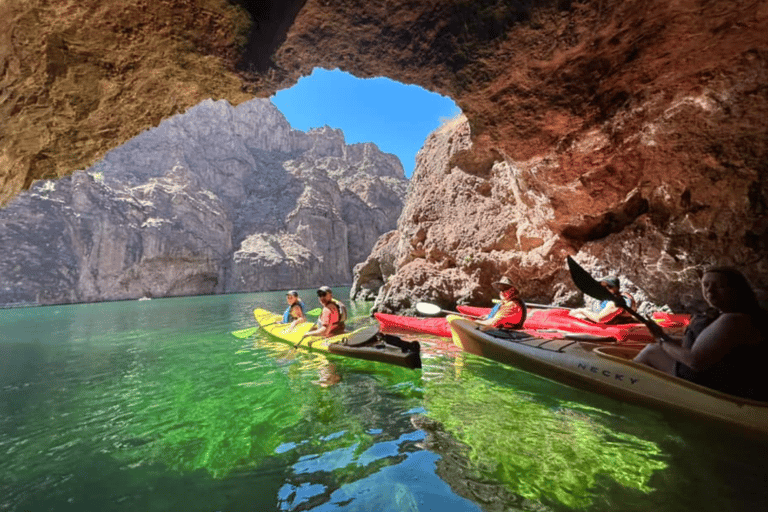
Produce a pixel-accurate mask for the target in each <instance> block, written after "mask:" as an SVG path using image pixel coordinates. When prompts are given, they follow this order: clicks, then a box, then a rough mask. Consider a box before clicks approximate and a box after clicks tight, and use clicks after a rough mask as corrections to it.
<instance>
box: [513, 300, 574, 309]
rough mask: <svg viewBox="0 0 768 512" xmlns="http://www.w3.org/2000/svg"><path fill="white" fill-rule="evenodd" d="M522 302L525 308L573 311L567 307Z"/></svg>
mask: <svg viewBox="0 0 768 512" xmlns="http://www.w3.org/2000/svg"><path fill="white" fill-rule="evenodd" d="M523 302H525V305H526V306H527V307H529V308H534V309H573V308H569V307H567V306H553V305H551V304H532V303H530V302H526V301H523Z"/></svg>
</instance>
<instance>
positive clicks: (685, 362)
mask: <svg viewBox="0 0 768 512" xmlns="http://www.w3.org/2000/svg"><path fill="white" fill-rule="evenodd" d="M701 292H702V295H703V296H704V300H706V301H707V303H708V304H709V305H710V306H711V309H710V310H708V311H706V312H704V313H701V314H697V315H694V317H693V318H692V319H691V323H690V324H689V325H688V327H687V329H686V331H685V333H684V335H683V339H682V340H676V341H675V342H668V341H663V340H659V341H658V342H656V343H653V344H650V345H648V346H646V347H645V348H644V349H643V350H642V351H641V352H640V353H639V354H638V355H637V356H636V357H635V359H634V360H635V361H636V362H638V363H643V364H646V365H648V366H651V367H653V368H656V369H657V370H661V371H663V372H666V373H668V374H670V375H674V376H676V377H680V378H683V379H685V380H688V381H691V382H695V383H697V384H701V385H702V386H706V387H709V388H712V389H716V390H718V391H723V392H725V393H728V394H731V395H735V396H740V397H744V398H752V399H755V400H764V401H765V400H768V381H766V379H765V377H764V373H765V361H766V357H768V312H766V311H765V310H763V309H762V308H761V307H760V305H759V303H758V301H757V298H756V296H755V292H754V291H753V290H752V287H751V286H750V285H749V282H748V281H747V280H746V278H745V277H744V275H743V274H742V273H741V272H739V271H738V270H736V269H734V268H731V267H715V268H711V269H709V270H707V271H706V272H705V273H704V275H703V276H702V278H701Z"/></svg>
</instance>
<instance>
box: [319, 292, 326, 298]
mask: <svg viewBox="0 0 768 512" xmlns="http://www.w3.org/2000/svg"><path fill="white" fill-rule="evenodd" d="M326 295H328V292H317V296H318V297H325V296H326Z"/></svg>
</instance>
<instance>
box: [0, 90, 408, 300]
mask: <svg viewBox="0 0 768 512" xmlns="http://www.w3.org/2000/svg"><path fill="white" fill-rule="evenodd" d="M406 187H407V181H406V179H405V177H404V173H403V168H402V166H401V164H400V162H399V160H398V159H397V158H396V157H394V156H393V155H389V154H385V153H382V152H381V151H379V150H378V148H377V147H376V146H375V145H373V144H354V145H350V146H347V145H346V144H345V141H344V134H343V133H342V132H341V131H340V130H334V129H331V128H328V127H325V128H320V129H316V130H311V131H310V132H308V133H305V132H301V131H297V130H293V129H291V127H290V125H289V124H288V122H287V121H286V120H285V118H284V117H283V115H282V114H281V113H280V112H279V110H277V108H276V107H275V106H274V105H272V103H271V102H270V101H269V100H265V99H256V100H252V101H250V102H247V103H244V104H242V105H239V106H238V107H233V106H231V105H230V104H229V103H228V102H226V101H217V102H214V101H211V100H208V101H204V102H202V103H200V104H199V105H197V106H195V107H193V108H192V109H190V110H189V111H188V112H186V113H185V114H183V115H177V116H174V117H172V118H170V119H168V120H166V121H164V122H163V123H161V124H160V126H158V127H157V128H155V129H152V130H148V131H146V132H144V133H143V134H141V135H139V136H138V137H136V138H134V139H132V140H131V141H129V142H127V143H126V144H124V145H123V146H121V147H119V148H116V149H115V150H113V151H111V152H110V153H108V154H107V155H106V156H105V158H104V159H103V160H102V161H101V162H99V163H97V164H96V165H94V166H93V167H91V168H90V169H88V170H86V171H80V172H77V173H75V174H73V175H72V176H69V177H66V178H62V179H61V180H58V181H41V182H38V183H36V184H35V185H34V186H33V187H32V188H31V189H30V190H29V191H28V192H25V193H23V194H21V195H20V196H18V197H17V198H16V199H15V200H14V201H13V202H11V203H10V204H9V205H8V206H7V207H6V208H4V209H2V210H0V247H2V248H3V258H2V261H0V304H6V305H8V304H53V303H68V302H89V301H99V300H117V299H130V298H139V297H143V296H149V297H161V296H175V295H195V294H208V293H227V292H245V291H260V290H270V289H283V288H302V287H309V286H315V285H318V284H321V283H322V284H335V285H339V284H347V283H349V282H351V279H352V273H351V268H352V266H353V265H355V264H356V263H358V262H361V261H363V260H365V258H366V257H367V255H368V253H369V252H370V250H371V248H372V247H373V245H374V244H375V242H376V240H377V239H378V237H379V236H380V235H381V234H383V233H385V232H387V231H390V230H391V229H394V227H395V226H396V222H397V218H398V216H399V214H400V211H401V210H402V206H403V200H404V197H405V191H406Z"/></svg>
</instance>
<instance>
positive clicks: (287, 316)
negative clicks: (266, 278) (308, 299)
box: [283, 299, 306, 324]
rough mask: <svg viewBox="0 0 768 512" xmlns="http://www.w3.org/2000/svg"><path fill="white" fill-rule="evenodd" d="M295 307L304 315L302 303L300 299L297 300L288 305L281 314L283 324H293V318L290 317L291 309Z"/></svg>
mask: <svg viewBox="0 0 768 512" xmlns="http://www.w3.org/2000/svg"><path fill="white" fill-rule="evenodd" d="M296 305H298V306H299V307H300V308H301V312H302V313H306V311H305V310H304V303H303V302H302V301H301V299H299V300H297V301H296V303H295V304H290V305H289V306H288V308H287V309H286V310H285V312H284V313H283V323H284V324H289V323H291V322H293V318H292V316H291V309H293V306H296Z"/></svg>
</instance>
